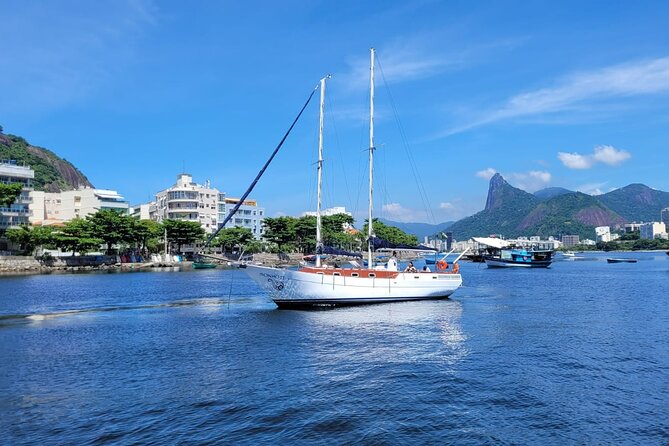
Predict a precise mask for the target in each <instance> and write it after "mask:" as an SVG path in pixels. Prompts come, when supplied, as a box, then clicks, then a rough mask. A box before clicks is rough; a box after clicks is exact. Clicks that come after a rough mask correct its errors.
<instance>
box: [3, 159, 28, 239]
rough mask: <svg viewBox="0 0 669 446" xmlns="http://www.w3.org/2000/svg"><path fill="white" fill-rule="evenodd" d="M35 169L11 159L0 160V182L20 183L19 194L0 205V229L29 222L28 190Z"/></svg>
mask: <svg viewBox="0 0 669 446" xmlns="http://www.w3.org/2000/svg"><path fill="white" fill-rule="evenodd" d="M34 178H35V171H34V170H32V169H31V168H30V166H24V165H19V164H18V163H17V162H16V161H13V160H0V183H3V184H21V185H22V186H23V187H22V189H21V194H20V195H19V196H18V198H17V199H16V201H14V203H12V204H11V205H9V206H8V207H0V231H2V230H4V229H7V228H11V227H16V226H21V225H27V224H29V222H30V202H31V201H30V192H31V191H32V189H33V185H32V180H33V179H34Z"/></svg>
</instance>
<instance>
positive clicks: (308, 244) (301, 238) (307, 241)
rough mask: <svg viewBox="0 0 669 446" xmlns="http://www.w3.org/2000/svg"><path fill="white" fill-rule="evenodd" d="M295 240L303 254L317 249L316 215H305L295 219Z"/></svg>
mask: <svg viewBox="0 0 669 446" xmlns="http://www.w3.org/2000/svg"><path fill="white" fill-rule="evenodd" d="M293 230H294V236H293V240H295V243H296V244H297V247H298V249H299V250H300V251H302V253H303V254H307V253H310V252H314V250H315V249H316V217H313V216H305V217H302V218H298V219H296V220H295V223H294V224H293Z"/></svg>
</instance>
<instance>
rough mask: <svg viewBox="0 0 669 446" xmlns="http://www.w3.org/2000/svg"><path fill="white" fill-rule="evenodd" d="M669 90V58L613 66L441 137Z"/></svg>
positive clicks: (521, 98) (515, 101) (525, 96)
mask: <svg viewBox="0 0 669 446" xmlns="http://www.w3.org/2000/svg"><path fill="white" fill-rule="evenodd" d="M667 91H669V57H664V58H658V59H650V60H642V61H636V62H630V63H625V64H620V65H614V66H610V67H606V68H602V69H599V70H595V71H590V72H581V73H576V74H572V75H569V76H566V77H564V78H563V79H561V80H559V81H557V82H556V83H555V85H554V86H552V87H547V88H542V89H539V90H534V91H529V92H526V93H521V94H518V95H516V96H513V97H511V98H509V99H508V100H507V101H506V102H505V103H503V104H501V105H499V106H497V107H493V108H491V109H490V110H488V111H487V112H484V113H482V114H479V115H477V116H473V117H472V118H471V119H470V120H469V121H468V122H464V123H462V124H460V125H458V126H455V127H453V128H450V129H449V130H447V131H446V132H444V133H443V134H441V135H440V136H447V135H451V134H455V133H460V132H463V131H466V130H469V129H472V128H474V127H478V126H482V125H485V124H490V123H493V122H497V121H502V120H507V119H512V118H520V117H529V116H537V115H543V114H549V113H557V112H563V111H569V110H574V109H575V108H577V107H580V106H582V105H584V104H587V103H589V102H590V103H592V102H597V101H602V100H606V99H611V98H621V97H629V96H639V95H647V94H652V93H664V92H667Z"/></svg>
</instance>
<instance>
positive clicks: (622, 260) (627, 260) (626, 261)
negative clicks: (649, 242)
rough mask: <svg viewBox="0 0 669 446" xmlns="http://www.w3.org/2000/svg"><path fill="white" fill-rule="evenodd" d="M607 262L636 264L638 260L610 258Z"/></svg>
mask: <svg viewBox="0 0 669 446" xmlns="http://www.w3.org/2000/svg"><path fill="white" fill-rule="evenodd" d="M606 261H607V262H608V263H636V262H637V259H625V258H621V259H611V258H609V259H606Z"/></svg>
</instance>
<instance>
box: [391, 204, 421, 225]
mask: <svg viewBox="0 0 669 446" xmlns="http://www.w3.org/2000/svg"><path fill="white" fill-rule="evenodd" d="M382 210H383V214H384V216H385V217H386V218H388V219H389V220H393V221H399V222H404V223H407V222H417V221H425V220H426V215H425V212H420V211H416V210H414V209H409V208H405V207H404V206H402V205H401V204H399V203H387V204H384V205H383V206H382Z"/></svg>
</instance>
